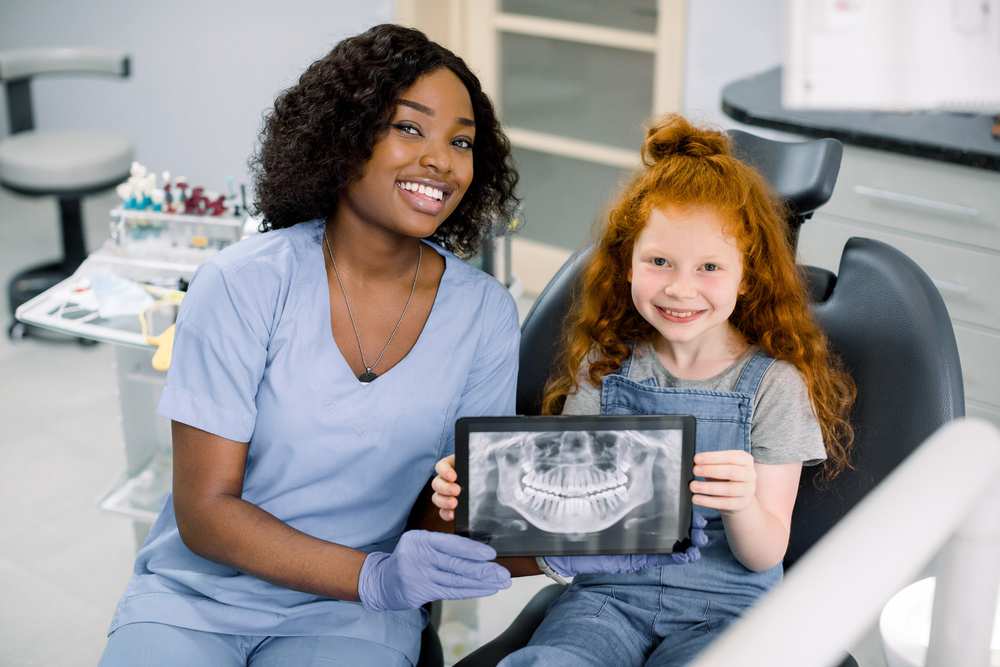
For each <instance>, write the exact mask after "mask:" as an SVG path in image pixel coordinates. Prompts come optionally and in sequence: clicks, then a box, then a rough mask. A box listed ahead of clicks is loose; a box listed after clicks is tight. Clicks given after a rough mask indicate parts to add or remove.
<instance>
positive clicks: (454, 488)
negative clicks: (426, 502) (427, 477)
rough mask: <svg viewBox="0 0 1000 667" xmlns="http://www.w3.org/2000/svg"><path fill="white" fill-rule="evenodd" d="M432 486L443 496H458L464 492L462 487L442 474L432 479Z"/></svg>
mask: <svg viewBox="0 0 1000 667" xmlns="http://www.w3.org/2000/svg"><path fill="white" fill-rule="evenodd" d="M431 488H432V489H434V490H435V491H436V492H437V493H440V494H441V495H442V496H451V497H457V496H458V495H459V494H461V493H462V487H461V486H459V485H458V484H454V483H452V482H449V481H447V480H445V479H444V478H443V477H441V476H440V475H439V476H437V477H435V478H434V479H432V480H431Z"/></svg>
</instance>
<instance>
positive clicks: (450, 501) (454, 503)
mask: <svg viewBox="0 0 1000 667" xmlns="http://www.w3.org/2000/svg"><path fill="white" fill-rule="evenodd" d="M431 502H432V503H434V506H435V507H437V508H438V509H443V510H453V509H455V508H456V507H458V500H456V499H455V497H454V496H442V495H441V494H440V493H433V494H431Z"/></svg>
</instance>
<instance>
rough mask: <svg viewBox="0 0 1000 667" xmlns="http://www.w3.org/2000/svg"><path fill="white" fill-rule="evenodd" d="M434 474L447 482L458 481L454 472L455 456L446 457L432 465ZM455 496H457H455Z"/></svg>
mask: <svg viewBox="0 0 1000 667" xmlns="http://www.w3.org/2000/svg"><path fill="white" fill-rule="evenodd" d="M434 472H436V473H437V474H439V475H441V477H444V479H445V481H447V482H454V481H455V480H457V479H458V473H456V472H455V455H454V454H452V455H451V456H446V457H444V458H443V459H441V460H440V461H438V462H437V463H436V464H435V465H434ZM456 495H457V494H456Z"/></svg>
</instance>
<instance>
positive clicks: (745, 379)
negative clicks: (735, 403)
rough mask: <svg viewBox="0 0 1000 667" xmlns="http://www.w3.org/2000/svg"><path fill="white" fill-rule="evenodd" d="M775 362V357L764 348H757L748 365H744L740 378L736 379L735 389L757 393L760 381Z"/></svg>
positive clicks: (750, 393) (752, 393) (738, 391)
mask: <svg viewBox="0 0 1000 667" xmlns="http://www.w3.org/2000/svg"><path fill="white" fill-rule="evenodd" d="M773 363H774V357H771V356H768V354H767V353H766V352H764V350H757V351H756V352H755V353H754V355H753V356H752V357H751V358H750V361H748V362H747V365H746V366H744V367H743V372H742V373H740V379H739V380H737V381H736V389H735V390H734V391H736V392H737V393H740V394H749V395H751V396H753V395H755V394H756V393H757V387H759V386H760V381H761V380H762V379H763V378H764V373H766V372H767V369H768V368H770V367H771V364H773Z"/></svg>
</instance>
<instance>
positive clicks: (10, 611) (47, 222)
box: [0, 191, 885, 667]
mask: <svg viewBox="0 0 1000 667" xmlns="http://www.w3.org/2000/svg"><path fill="white" fill-rule="evenodd" d="M115 203H116V202H115V197H114V196H113V195H105V196H100V197H94V198H91V199H89V200H88V201H87V202H86V206H85V218H86V220H87V227H88V236H89V241H90V247H91V248H94V247H96V246H97V245H98V244H99V243H101V242H102V241H103V239H104V237H105V235H106V233H107V223H108V216H107V212H108V211H109V210H110V209H111V208H112V207H113V206H114V205H115ZM58 238H59V237H58V228H57V223H56V206H55V203H54V202H53V201H51V200H47V199H39V200H35V199H27V198H23V197H19V196H15V195H12V194H10V193H8V192H5V191H0V280H2V286H3V293H2V296H0V313H2V317H0V323H6V322H7V320H6V317H7V312H8V309H7V292H6V286H7V281H8V279H9V278H10V276H11V275H13V274H14V273H15V272H16V271H18V270H19V269H21V268H24V267H26V266H28V265H31V264H34V263H40V262H42V261H45V260H49V259H54V258H55V257H57V256H58V254H59V249H58V240H57V239H58ZM530 302H531V300H530V297H529V298H527V299H522V300H521V302H520V303H519V307H520V309H521V311H522V313H521V314H522V317H523V316H524V314H526V312H527V308H528V307H530ZM113 356H114V355H113V351H112V348H111V347H110V346H109V345H96V346H93V347H83V346H80V345H78V344H77V343H76V342H74V341H66V340H62V341H58V340H37V339H29V340H25V341H21V342H18V343H11V342H10V341H9V340H8V339H7V337H6V336H5V335H3V336H0V665H2V666H3V667H29V666H31V667H42V666H45V667H93V665H96V664H97V661H98V659H99V657H100V655H101V652H102V650H103V648H104V644H105V641H106V640H105V634H106V631H107V628H108V625H109V623H110V621H111V617H112V615H113V613H114V609H115V605H116V603H117V600H118V597H119V596H120V595H121V592H122V591H123V590H124V587H125V584H126V583H127V581H128V578H129V575H130V573H131V570H132V560H133V558H134V555H135V541H134V538H133V533H132V528H131V525H130V523H129V521H128V520H127V519H124V518H121V517H118V516H113V515H108V514H104V513H101V512H99V511H98V510H97V508H96V506H95V504H94V500H95V498H97V497H98V496H99V495H101V494H102V492H104V491H105V490H106V489H107V487H108V485H109V484H110V483H111V482H112V480H113V479H114V478H115V477H116V476H117V474H118V473H119V471H120V470H121V469H122V468H123V466H124V456H123V453H122V451H121V447H122V435H121V429H120V426H119V421H118V420H119V415H120V411H119V406H118V399H117V398H116V396H115V390H116V388H117V387H116V379H115V374H114V372H113V370H112V368H111V364H112V361H113ZM547 583H548V580H547V579H545V578H544V577H533V578H530V579H526V580H518V581H517V582H516V585H515V587H514V588H512V589H511V590H509V591H505V592H503V593H502V594H500V595H497V596H495V597H493V598H488V599H484V600H480V601H478V602H475V603H473V602H465V603H449V605H448V606H447V607H446V608H445V611H444V619H445V620H446V621H453V622H454V624H453V625H450V626H448V628H447V630H446V634H447V635H448V636H452V637H454V641H453V642H452V645H453V646H454V649H455V650H454V651H453V652H452V653H451V654H450V657H452V658H456V657H458V656H459V655H461V654H462V653H463V652H464V650H467V649H468V648H471V647H474V646H475V645H477V643H478V642H479V641H482V640H484V639H489V638H491V637H493V636H495V635H496V634H498V633H499V632H500V631H501V630H502V629H503V628H504V627H506V625H507V623H508V622H509V621H510V620H512V619H513V617H514V616H515V615H516V613H517V610H519V609H520V607H521V606H523V604H524V603H525V602H526V601H527V600H528V599H530V597H531V595H532V594H533V593H534V591H536V590H537V589H539V588H541V587H543V586H545V585H547ZM463 623H464V624H465V625H466V626H467V627H469V628H470V629H472V630H473V631H474V632H473V633H471V634H470V633H468V632H466V633H464V634H463V630H462V628H461V627H459V625H461V624H463ZM853 653H854V655H855V657H856V658H857V659H858V662H859V663H860V665H861V667H884V664H885V663H884V661H883V659H882V656H881V649H880V646H879V643H878V636H877V633H876V632H875V630H874V628H873V631H872V632H871V633H869V635H868V636H867V637H866V638H865V639H864V640H863V641H862V642H861V643H860V644H859V646H858V647H856V648H855V650H854V651H853Z"/></svg>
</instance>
